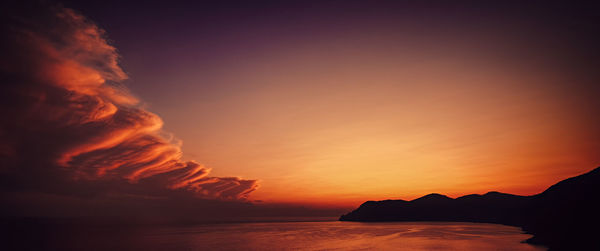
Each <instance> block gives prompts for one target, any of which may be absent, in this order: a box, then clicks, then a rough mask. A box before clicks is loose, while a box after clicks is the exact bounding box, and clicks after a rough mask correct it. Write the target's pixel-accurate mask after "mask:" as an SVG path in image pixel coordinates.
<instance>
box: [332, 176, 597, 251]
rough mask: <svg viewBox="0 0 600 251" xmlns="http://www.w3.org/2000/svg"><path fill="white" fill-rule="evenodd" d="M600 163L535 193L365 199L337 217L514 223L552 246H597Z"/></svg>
mask: <svg viewBox="0 0 600 251" xmlns="http://www.w3.org/2000/svg"><path fill="white" fill-rule="evenodd" d="M599 199H600V168H596V169H594V170H592V171H591V172H588V173H586V174H582V175H579V176H576V177H572V178H569V179H566V180H563V181H561V182H558V183H556V184H555V185H553V186H551V187H550V188H548V189H546V191H544V192H542V193H540V194H537V195H533V196H519V195H512V194H506V193H499V192H489V193H486V194H484V195H478V194H472V195H466V196H462V197H458V198H456V199H452V198H449V197H447V196H444V195H441V194H429V195H426V196H423V197H421V198H418V199H415V200H412V201H404V200H384V201H367V202H365V203H363V204H362V205H361V206H360V207H359V208H357V209H356V210H354V211H352V212H350V213H348V214H345V215H342V216H341V217H340V220H341V221H363V222H368V221H465V222H484V223H497V224H505V225H512V226H518V227H521V228H523V230H525V231H527V232H529V233H531V234H533V235H534V237H533V238H531V239H529V240H527V242H529V243H535V244H543V245H546V246H548V247H550V248H551V249H552V250H557V249H560V250H600V238H598V234H600V230H599V228H598V227H599V226H600V203H599V202H598V200H599Z"/></svg>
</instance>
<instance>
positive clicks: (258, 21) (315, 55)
mask: <svg viewBox="0 0 600 251" xmlns="http://www.w3.org/2000/svg"><path fill="white" fill-rule="evenodd" d="M36 6H38V5H36ZM41 6H42V7H40V8H39V9H40V10H39V13H42V14H39V13H37V14H35V13H33V12H32V11H31V10H30V9H31V8H21V9H19V8H17V7H14V6H10V7H11V8H5V11H6V10H10V11H9V12H8V13H10V15H7V16H10V18H9V19H7V20H3V21H6V23H7V24H10V25H5V26H4V27H5V28H4V30H3V31H6V32H9V33H10V34H11V35H13V36H14V37H16V39H15V40H14V41H11V42H7V44H8V46H7V47H8V48H11V46H12V47H14V48H17V49H14V50H13V53H11V54H10V55H11V56H10V57H7V59H10V60H12V62H9V61H8V60H7V61H5V62H3V64H2V67H3V68H2V70H3V73H5V74H6V76H8V77H5V78H4V79H6V80H8V81H12V82H13V83H17V82H19V81H20V82H22V83H26V84H15V85H14V86H12V85H10V86H8V87H6V88H8V89H6V90H9V91H10V92H5V95H4V96H5V97H4V100H5V102H4V104H3V110H2V112H3V113H4V115H5V116H3V117H8V116H10V117H14V118H17V119H15V120H6V121H5V122H3V123H2V130H1V131H0V133H1V134H0V136H2V137H3V138H4V139H3V142H8V143H4V144H3V145H2V148H1V149H2V154H3V155H2V156H4V157H5V159H6V161H4V162H2V163H4V164H3V166H5V167H9V166H27V168H17V169H19V171H15V172H16V173H18V175H13V174H12V173H11V172H10V171H6V170H10V168H5V170H4V173H11V174H10V175H8V174H7V175H4V176H3V179H5V180H8V181H10V182H9V183H10V184H11V185H7V186H6V187H7V188H4V189H3V190H4V191H17V192H20V193H21V192H24V191H26V192H27V193H30V196H33V197H36V198H37V197H39V196H41V195H39V194H37V193H38V192H39V191H55V192H52V193H53V195H52V196H55V195H56V194H59V195H61V196H64V195H68V196H72V195H73V193H72V192H65V190H69V189H72V186H74V187H82V186H83V187H86V188H87V189H89V190H90V191H100V190H101V191H110V192H106V193H104V192H103V193H102V194H103V195H102V196H105V197H102V198H103V199H106V198H111V199H112V198H113V197H110V196H115V195H114V194H115V193H121V192H120V191H128V192H127V194H129V195H131V196H134V195H135V196H137V197H138V198H139V196H140V194H144V196H150V197H152V196H164V197H170V198H171V197H177V198H180V197H178V196H181V198H184V197H185V198H188V197H193V198H200V199H201V200H210V201H212V200H218V201H228V202H232V201H235V202H236V203H237V202H239V203H249V202H250V203H254V204H260V205H263V204H264V205H267V204H274V205H275V204H277V205H279V204H293V205H305V206H314V207H344V208H350V207H354V206H357V205H360V203H362V202H364V201H366V200H382V199H414V198H417V197H420V196H422V195H425V194H428V193H433V192H436V193H442V194H446V195H449V196H451V197H457V196H461V195H466V194H472V193H480V194H481V193H485V192H488V191H501V192H506V193H515V194H520V195H532V194H535V193H539V192H541V191H543V190H544V189H546V188H547V187H548V186H550V185H552V184H554V183H555V182H558V181H560V180H562V179H564V178H567V177H570V176H573V175H577V174H581V173H584V172H586V171H589V170H591V169H593V168H595V167H597V166H599V164H600V160H599V159H598V156H600V131H599V130H598V129H597V124H598V123H599V122H600V119H599V117H600V116H598V115H599V114H600V101H598V100H600V99H597V97H596V96H597V94H598V93H600V92H599V91H600V85H599V84H598V80H599V78H598V72H597V70H596V69H597V66H598V56H599V54H598V52H599V50H598V46H597V44H600V43H599V42H600V41H599V37H598V35H597V34H600V33H598V27H599V26H598V18H597V15H596V13H597V11H598V6H588V5H582V4H581V5H580V4H574V3H567V2H564V3H545V2H535V1H533V2H528V3H526V4H524V3H520V2H511V1H502V2H496V3H490V2H481V1H464V2H462V1H461V2H454V3H449V2H444V1H439V2H436V1H433V2H422V1H414V2H413V1H406V2H399V1H368V2H367V1H318V2H312V1H303V2H295V1H284V2H276V1H274V2H270V1H258V2H227V1H225V2H196V3H189V2H178V1H175V2H168V3H167V2H160V1H156V2H153V1H150V2H147V3H145V4H143V5H141V4H135V3H121V1H85V2H82V1H65V2H63V5H60V4H59V5H56V4H54V3H50V4H48V3H44V4H41ZM47 6H54V7H47ZM56 6H63V7H56ZM36 8H37V7H36ZM15 9H17V10H18V11H17V10H15ZM34 9H35V8H34ZM57 13H58V14H57ZM13 17H19V18H13ZM15 20H16V21H15ZM23 20H25V21H23ZM32 24H36V25H32ZM6 27H8V28H6ZM19 39H20V40H19ZM15 41H16V42H15ZM23 41H25V42H23ZM14 51H17V52H14ZM18 51H22V52H23V53H18ZM31 51H34V52H37V54H36V53H32V52H31ZM25 55H26V56H25ZM39 55H46V56H43V57H42V56H39ZM15 62H17V63H15ZM15 65H16V66H15ZM24 69H27V70H24ZM49 72H50V73H49ZM7 73H9V74H7ZM24 76H27V77H24ZM31 76H35V78H33V77H31ZM15 79H17V81H15ZM23 86H25V87H23ZM48 86H51V87H48ZM15 93H16V94H15ZM52 97H54V99H53V98H52ZM14 104H18V105H17V106H15V105H14ZM15 107H16V109H15ZM40 107H41V108H40ZM48 114H52V116H48ZM94 123H96V124H94ZM34 125H35V126H34ZM38 125H43V127H44V128H43V129H39V128H37V126H38ZM17 129H18V130H17ZM15 132H16V133H15ZM15 135H17V136H15ZM23 135H28V136H23ZM65 135H69V136H68V137H66V136H65ZM40 137H41V138H40ZM65 138H68V139H69V140H65ZM36 141H42V142H41V143H42V144H41V145H39V143H36ZM30 144H38V146H37V147H34V148H31V147H29V146H30ZM48 149H53V150H52V151H50V150H48ZM28 155H37V156H43V157H40V158H39V160H37V162H35V163H33V161H30V160H27V161H24V160H23V159H24V158H25V157H22V156H28ZM15 156H19V157H18V158H17V157H15ZM48 165H50V166H52V167H53V168H46V167H42V166H48ZM38 166H40V167H38ZM54 166H55V167H54ZM47 169H56V170H59V171H56V172H54V171H52V172H51V174H50V177H52V178H46V177H47V176H48V174H46V172H49V171H48V170H47ZM23 170H25V171H23ZM65 170H68V171H65ZM33 172H35V173H37V174H36V175H31V176H33V177H37V178H35V179H31V176H30V174H31V173H33ZM15 177H18V178H15ZM31 180H35V182H33V181H31ZM44 180H46V181H44ZM48 180H49V181H48ZM65 180H68V181H66V182H65ZM57 181H60V182H62V183H65V184H66V183H68V184H69V185H55V183H57ZM60 182H59V183H60ZM71 183H73V184H71ZM88 183H94V185H93V186H91V185H89V184H88ZM115 188H118V189H115ZM84 190H85V189H84ZM173 193H176V194H177V195H173ZM31 194H34V195H31ZM107 194H111V195H110V196H108V195H107ZM44 196H47V195H44ZM106 196H108V197H106ZM119 196H120V195H119ZM66 200H70V199H66ZM73 203H75V202H73ZM111 203H112V202H111ZM144 203H145V202H144ZM211 203H213V202H211ZM214 203H216V202H214ZM219 203H220V202H219ZM223 203H225V202H223ZM232 203H233V202H232ZM142 204H143V203H142ZM132 207H134V206H132ZM132 210H133V209H132Z"/></svg>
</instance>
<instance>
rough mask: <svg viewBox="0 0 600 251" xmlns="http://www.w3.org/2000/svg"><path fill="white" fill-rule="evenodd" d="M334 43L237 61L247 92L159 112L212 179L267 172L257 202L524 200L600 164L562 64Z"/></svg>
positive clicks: (237, 76)
mask: <svg viewBox="0 0 600 251" xmlns="http://www.w3.org/2000/svg"><path fill="white" fill-rule="evenodd" d="M328 46H331V44H328V43H326V42H325V43H317V44H312V45H310V46H307V47H306V48H302V49H299V50H294V51H293V52H285V51H284V52H279V51H275V52H270V53H267V54H266V55H264V56H263V57H262V58H261V61H259V62H256V61H251V62H243V63H239V64H237V65H235V64H234V65H232V66H231V67H230V68H229V69H228V70H229V71H231V72H232V74H230V75H227V76H224V77H222V79H220V80H219V81H222V82H223V83H244V86H243V87H244V88H243V89H241V90H236V91H235V92H233V93H228V94H227V95H223V96H221V97H219V98H210V97H208V98H204V97H203V96H202V93H200V92H199V93H198V94H199V96H200V97H199V98H198V99H195V100H188V101H187V103H186V104H185V105H184V106H173V109H172V110H163V111H162V114H161V115H164V116H163V117H164V118H165V121H166V124H165V126H166V128H167V130H170V131H172V132H174V133H175V134H176V135H177V136H178V137H179V138H181V139H183V141H184V144H183V150H184V153H185V155H184V156H185V157H186V158H190V159H197V160H199V161H201V162H202V163H204V164H205V165H207V166H209V167H214V170H213V173H214V174H215V175H220V176H228V175H234V174H235V175H240V176H242V177H244V178H256V179H260V188H259V189H258V190H257V191H255V192H254V193H253V194H252V195H251V197H250V198H251V199H254V200H263V201H269V202H293V203H310V204H314V203H317V204H335V205H341V204H343V205H352V206H354V205H357V204H359V203H361V202H363V201H365V200H379V199H388V198H402V199H412V198H416V197H418V196H421V195H424V194H427V193H432V192H438V193H443V194H447V195H450V196H460V195H464V194H470V193H485V192H487V191H491V190H497V191H502V192H508V193H516V194H522V195H529V194H534V193H538V192H541V191H543V190H544V189H545V188H546V187H548V186H549V185H551V184H553V183H554V182H557V181H559V180H561V179H563V178H566V177H569V176H572V175H575V174H579V173H582V172H585V171H587V170H590V169H592V168H593V167H595V166H597V165H598V164H599V163H598V159H597V156H598V155H597V154H598V150H599V149H600V148H599V145H598V141H597V135H595V132H593V129H592V128H591V127H590V125H588V124H586V123H587V122H588V121H586V118H585V117H583V116H581V115H580V114H578V113H577V110H578V109H579V108H578V107H577V104H576V102H574V100H571V99H572V98H576V97H570V96H565V95H564V93H565V91H568V88H569V86H565V85H561V84H562V83H565V82H569V81H576V80H574V79H573V78H572V77H571V76H569V75H568V74H565V73H564V72H561V71H555V70H556V69H557V68H558V67H559V66H556V65H552V64H546V63H540V64H538V65H525V63H505V62H502V61H501V60H495V58H494V57H495V56H497V55H483V56H482V55H481V54H480V53H477V52H473V51H462V52H464V54H460V53H458V54H457V53H446V52H430V51H426V52H421V54H416V55H409V54H403V53H402V52H399V51H393V50H391V51H390V50H389V48H386V47H379V46H378V45H377V44H373V43H372V41H370V42H365V43H364V44H359V47H358V48H341V49H339V48H338V49H336V50H334V51H327V47H328ZM324 51H327V52H326V53H323V54H321V53H319V52H324ZM423 51H425V49H423ZM459 55H460V56H459ZM176 81H181V80H179V79H178V80H176ZM192 82H193V80H192ZM190 88H191V90H186V91H192V90H193V87H190ZM593 137H596V138H593ZM594 140H596V141H594Z"/></svg>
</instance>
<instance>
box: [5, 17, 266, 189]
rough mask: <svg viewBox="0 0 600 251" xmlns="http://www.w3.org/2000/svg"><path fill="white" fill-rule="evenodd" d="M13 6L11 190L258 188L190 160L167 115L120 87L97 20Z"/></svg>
mask: <svg viewBox="0 0 600 251" xmlns="http://www.w3.org/2000/svg"><path fill="white" fill-rule="evenodd" d="M11 7H12V8H10V10H9V11H6V12H7V13H4V11H3V13H2V14H3V16H4V18H3V19H4V20H3V21H4V22H3V26H2V34H3V40H5V41H3V42H2V48H3V49H2V55H3V56H2V60H1V63H0V71H1V73H2V78H1V81H2V83H1V87H0V92H1V93H2V94H0V99H1V101H0V102H1V103H0V115H1V116H2V120H1V122H0V142H1V143H0V158H1V161H0V164H1V165H2V166H1V168H0V178H1V180H0V181H1V183H2V185H0V186H1V187H2V190H3V192H4V193H5V194H6V192H7V191H13V192H24V191H27V192H43V193H51V194H58V195H61V196H69V195H76V196H90V195H94V196H104V197H105V198H107V196H109V197H110V196H114V195H115V194H121V195H128V196H134V197H138V198H141V197H144V196H150V197H152V196H158V197H160V196H163V197H164V196H173V195H177V196H183V197H186V196H187V197H189V198H197V199H200V200H206V199H220V200H232V201H236V200H241V201H244V200H245V199H246V198H247V197H248V195H249V194H250V193H251V192H252V191H254V190H255V189H256V188H257V181H256V180H244V179H241V178H237V177H211V176H209V174H210V169H209V168H206V167H204V166H203V165H201V164H199V163H197V162H195V161H184V160H182V152H181V148H180V144H178V142H176V141H174V140H172V139H169V137H166V136H165V135H167V133H166V132H164V131H163V130H162V129H161V128H162V125H163V121H162V120H161V118H160V117H159V116H157V115H156V114H153V113H151V112H149V111H147V110H145V109H143V108H142V107H141V105H140V101H139V100H138V99H137V98H136V97H135V96H133V95H132V94H130V93H129V91H128V90H127V89H126V88H124V87H123V86H122V85H121V84H120V83H121V82H122V81H123V80H125V79H127V75H126V74H125V72H124V71H123V70H122V69H121V67H120V66H119V55H118V53H117V50H116V49H115V47H113V46H111V45H110V44H108V43H107V41H106V39H105V34H104V31H103V30H102V29H99V28H98V27H97V26H96V25H95V24H94V23H93V22H91V21H90V20H88V19H86V18H85V17H84V16H82V15H80V14H78V13H77V12H75V11H73V10H71V9H67V8H64V7H60V6H41V7H40V6H34V7H35V8H32V6H11ZM5 10H6V9H5Z"/></svg>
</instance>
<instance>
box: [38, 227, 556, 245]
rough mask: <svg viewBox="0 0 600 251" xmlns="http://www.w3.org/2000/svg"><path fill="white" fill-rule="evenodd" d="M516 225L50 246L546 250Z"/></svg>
mask: <svg viewBox="0 0 600 251" xmlns="http://www.w3.org/2000/svg"><path fill="white" fill-rule="evenodd" d="M529 237H531V236H530V235H526V234H523V233H522V231H521V230H520V229H518V228H515V227H509V226H503V225H495V224H479V223H438V222H418V223H417V222H408V223H407V222H403V223H356V222H338V221H331V222H281V223H236V224H232V223H227V224H206V225H198V226H189V227H151V228H138V229H134V230H131V229H120V230H110V229H105V230H103V231H99V230H94V231H77V232H76V233H72V234H71V235H70V236H57V238H54V239H53V240H52V241H51V243H47V244H48V245H50V246H55V247H58V248H61V249H86V250H94V249H96V250H107V249H110V250H140V249H143V250H467V251H468V250H511V251H514V250H545V248H542V247H539V246H532V245H529V244H524V243H521V242H522V241H523V240H525V239H527V238H529Z"/></svg>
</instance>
